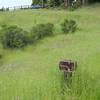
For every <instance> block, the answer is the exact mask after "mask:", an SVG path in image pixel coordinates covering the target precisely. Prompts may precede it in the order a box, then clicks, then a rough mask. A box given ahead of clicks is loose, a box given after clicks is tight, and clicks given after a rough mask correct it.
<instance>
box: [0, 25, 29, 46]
mask: <svg viewBox="0 0 100 100" xmlns="http://www.w3.org/2000/svg"><path fill="white" fill-rule="evenodd" d="M1 34H2V35H1V41H2V44H3V46H4V47H5V48H22V47H24V46H25V45H27V44H28V42H29V39H28V37H27V32H26V31H24V30H23V29H21V28H19V27H17V26H5V27H3V28H2V30H1Z"/></svg>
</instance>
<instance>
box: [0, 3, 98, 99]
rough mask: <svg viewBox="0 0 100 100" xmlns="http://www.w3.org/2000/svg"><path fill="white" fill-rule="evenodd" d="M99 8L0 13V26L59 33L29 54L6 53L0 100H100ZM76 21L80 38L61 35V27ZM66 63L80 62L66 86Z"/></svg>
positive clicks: (27, 51)
mask: <svg viewBox="0 0 100 100" xmlns="http://www.w3.org/2000/svg"><path fill="white" fill-rule="evenodd" d="M99 6H100V5H98V6H95V5H94V6H92V7H91V6H90V7H85V8H81V9H79V10H76V11H74V12H69V11H65V10H56V9H55V10H47V9H43V10H41V9H40V10H21V11H15V12H0V24H1V25H2V24H10V25H18V26H20V27H22V28H24V29H25V30H29V29H31V27H32V26H34V25H35V24H38V23H46V22H52V23H54V24H55V35H54V36H53V37H48V38H45V39H43V40H41V41H39V42H38V43H36V44H33V45H31V46H28V47H27V48H25V49H24V50H4V49H3V48H2V47H1V52H2V53H3V55H4V59H3V64H2V65H1V66H0V100H100V73H99V71H100V7H99ZM65 18H68V19H74V20H76V21H77V23H78V27H79V29H78V30H77V32H76V33H75V34H69V35H64V34H62V31H61V27H60V24H61V23H62V21H63V20H64V19H65ZM62 59H72V60H76V61H77V62H78V69H77V72H76V74H75V75H74V77H73V79H72V84H71V85H70V87H67V85H66V84H67V83H66V82H65V81H64V79H63V73H62V72H60V71H59V68H58V64H59V61H60V60H62Z"/></svg>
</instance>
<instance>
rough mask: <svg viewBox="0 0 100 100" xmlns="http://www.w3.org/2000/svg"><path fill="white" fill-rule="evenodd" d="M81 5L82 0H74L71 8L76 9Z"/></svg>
mask: <svg viewBox="0 0 100 100" xmlns="http://www.w3.org/2000/svg"><path fill="white" fill-rule="evenodd" d="M79 7H81V2H80V0H77V1H73V3H72V6H71V7H70V10H72V11H74V10H76V9H77V8H79Z"/></svg>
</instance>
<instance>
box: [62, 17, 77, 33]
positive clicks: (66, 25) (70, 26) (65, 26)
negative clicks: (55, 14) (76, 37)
mask: <svg viewBox="0 0 100 100" xmlns="http://www.w3.org/2000/svg"><path fill="white" fill-rule="evenodd" d="M61 26H62V31H63V32H64V33H72V32H75V31H76V29H77V24H76V21H74V20H67V19H66V20H65V21H64V22H63V23H62V24H61Z"/></svg>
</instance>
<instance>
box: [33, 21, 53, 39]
mask: <svg viewBox="0 0 100 100" xmlns="http://www.w3.org/2000/svg"><path fill="white" fill-rule="evenodd" d="M53 28H54V25H53V24H51V23H47V24H38V25H37V26H35V27H33V28H32V31H31V33H32V34H33V38H34V39H35V40H36V39H41V38H43V37H45V36H51V35H53Z"/></svg>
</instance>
